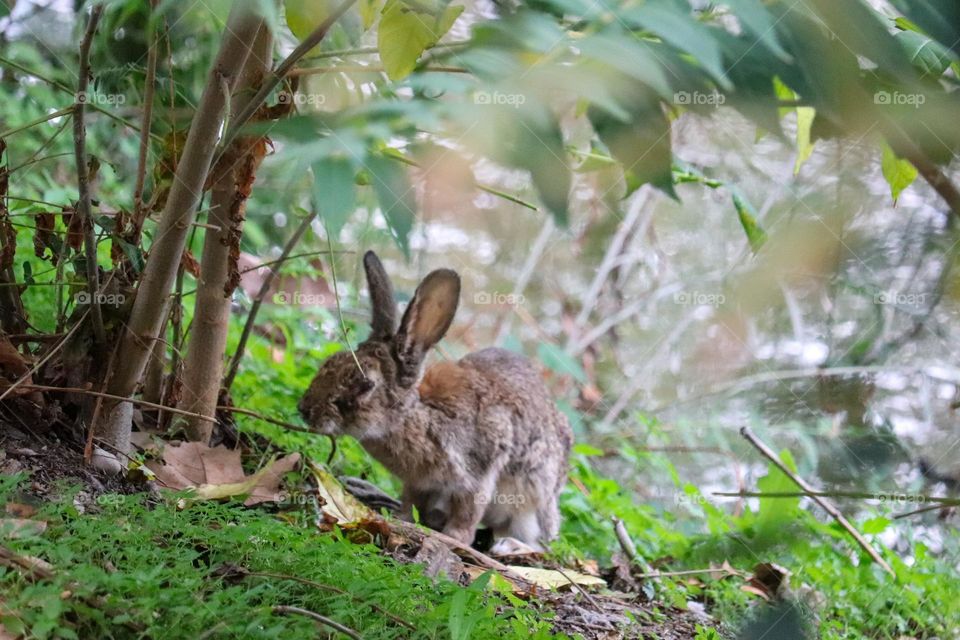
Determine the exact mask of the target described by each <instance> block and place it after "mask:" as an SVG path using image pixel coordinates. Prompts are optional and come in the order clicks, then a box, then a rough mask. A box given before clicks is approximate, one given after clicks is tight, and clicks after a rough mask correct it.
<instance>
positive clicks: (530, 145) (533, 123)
mask: <svg viewBox="0 0 960 640" xmlns="http://www.w3.org/2000/svg"><path fill="white" fill-rule="evenodd" d="M494 109H497V108H496V107H494ZM500 109H501V111H500V113H501V114H502V113H504V112H507V110H510V111H512V110H513V109H512V108H511V107H502V108H500ZM518 111H519V114H518V115H517V116H514V115H512V114H511V115H509V116H508V118H509V119H507V118H504V122H508V123H509V125H510V126H511V129H510V135H509V136H504V139H502V140H497V141H496V144H495V145H494V146H493V147H492V152H493V154H494V155H495V156H496V158H497V159H498V160H499V161H500V162H503V163H504V164H506V165H509V166H511V167H515V168H517V169H523V170H525V171H529V172H530V178H531V180H532V182H533V186H534V187H535V188H536V190H537V194H538V195H539V196H540V200H542V201H543V204H544V205H546V207H547V209H548V210H549V211H550V213H551V214H552V215H553V217H554V220H556V222H557V224H558V225H561V226H565V225H566V224H567V223H568V204H569V203H568V197H569V194H570V183H571V170H570V166H569V162H568V160H567V151H566V148H565V146H564V143H563V133H562V132H561V131H560V125H559V124H558V123H557V120H556V118H555V117H554V115H553V114H552V113H551V112H550V110H549V109H547V108H546V107H543V106H541V105H537V104H530V103H528V104H526V105H525V106H524V107H523V108H522V109H518Z"/></svg>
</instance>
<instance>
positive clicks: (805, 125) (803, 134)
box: [793, 107, 817, 175]
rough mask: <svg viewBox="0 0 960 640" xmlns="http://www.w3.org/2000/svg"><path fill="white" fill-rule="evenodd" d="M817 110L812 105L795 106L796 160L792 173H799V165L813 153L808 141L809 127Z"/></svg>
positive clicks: (811, 143)
mask: <svg viewBox="0 0 960 640" xmlns="http://www.w3.org/2000/svg"><path fill="white" fill-rule="evenodd" d="M816 115H817V110H816V109H814V108H813V107H797V161H796V163H795V164H794V165H793V175H797V174H798V173H800V167H802V166H803V163H804V162H806V161H807V159H808V158H810V154H812V153H813V142H811V141H810V128H811V127H812V126H813V118H814V117H815V116H816Z"/></svg>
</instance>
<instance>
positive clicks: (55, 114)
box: [0, 105, 76, 138]
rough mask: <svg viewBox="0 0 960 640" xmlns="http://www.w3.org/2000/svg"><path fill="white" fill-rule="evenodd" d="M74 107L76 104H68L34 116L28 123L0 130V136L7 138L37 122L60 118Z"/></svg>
mask: <svg viewBox="0 0 960 640" xmlns="http://www.w3.org/2000/svg"><path fill="white" fill-rule="evenodd" d="M75 108H76V105H70V106H69V107H64V108H63V109H57V110H56V111H54V112H53V113H48V114H46V115H42V116H40V117H39V118H35V119H34V120H31V121H30V122H28V123H26V124H21V125H20V126H18V127H14V128H12V129H7V130H6V131H3V132H0V138H9V137H10V136H12V135H13V134H15V133H20V132H21V131H26V130H27V129H29V128H31V127H35V126H37V125H38V124H43V123H44V122H49V121H51V120H54V119H56V118H60V117H62V116H65V115H69V114H71V113H73V110H74V109H75Z"/></svg>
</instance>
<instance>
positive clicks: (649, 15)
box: [621, 0, 730, 89]
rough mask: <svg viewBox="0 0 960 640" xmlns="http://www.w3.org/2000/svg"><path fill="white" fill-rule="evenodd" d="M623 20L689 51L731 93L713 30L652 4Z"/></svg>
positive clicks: (661, 4) (672, 9)
mask: <svg viewBox="0 0 960 640" xmlns="http://www.w3.org/2000/svg"><path fill="white" fill-rule="evenodd" d="M621 18H622V19H623V20H626V21H628V22H634V23H636V24H638V25H640V26H641V27H643V28H644V29H647V30H649V31H651V32H652V33H654V34H656V35H657V36H659V37H660V38H661V39H662V40H663V41H664V42H667V43H669V44H671V45H673V46H674V47H676V48H677V49H680V50H681V51H686V52H687V53H689V54H690V55H691V56H693V57H694V59H696V61H697V62H698V63H699V64H700V65H701V66H702V67H703V68H704V69H706V70H707V72H709V73H710V75H712V76H713V78H714V80H716V82H717V84H719V85H720V86H722V87H724V88H727V89H729V88H730V81H729V80H728V79H727V77H726V74H725V73H724V71H723V64H722V56H721V54H720V46H719V45H718V44H717V41H716V39H715V38H714V37H713V33H711V30H710V29H709V28H707V27H706V26H704V25H703V24H702V23H700V22H699V21H698V20H697V19H696V18H694V17H693V16H692V15H691V14H690V12H689V11H685V10H682V9H679V8H677V6H676V5H671V4H668V3H666V2H662V1H656V0H651V1H650V2H647V3H646V4H643V5H641V6H639V7H637V8H635V9H630V10H628V11H625V12H623V14H622V16H621Z"/></svg>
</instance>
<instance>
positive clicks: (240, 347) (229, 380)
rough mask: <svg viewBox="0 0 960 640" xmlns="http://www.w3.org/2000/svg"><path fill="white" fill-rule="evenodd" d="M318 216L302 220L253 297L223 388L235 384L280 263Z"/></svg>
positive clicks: (277, 273) (309, 216) (314, 213)
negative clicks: (275, 264)
mask: <svg viewBox="0 0 960 640" xmlns="http://www.w3.org/2000/svg"><path fill="white" fill-rule="evenodd" d="M316 217H317V214H316V212H313V213H311V214H310V215H308V216H307V217H305V218H304V219H303V220H301V221H300V226H298V227H297V229H296V231H294V232H293V235H292V236H290V239H289V240H287V244H285V245H284V247H283V251H282V252H281V253H280V256H279V257H278V258H277V260H276V261H275V262H277V263H278V266H276V267H271V268H270V273H268V274H267V275H266V277H264V279H263V283H262V284H261V285H260V291H258V292H257V295H256V297H255V298H254V299H253V304H252V305H251V306H250V313H248V314H247V321H246V322H245V323H244V325H243V331H242V332H241V333H240V342H239V343H238V344H237V350H236V351H235V352H234V354H233V359H232V360H231V361H230V368H229V369H227V375H226V376H225V377H224V379H223V388H224V389H226V390H227V391H230V387H232V386H233V381H234V380H235V379H236V377H237V372H238V371H239V370H240V361H241V360H242V359H243V354H244V352H245V351H246V348H247V342H248V341H249V340H250V334H251V333H253V326H254V324H256V320H257V314H258V313H259V312H260V307H261V306H263V300H264V299H265V298H266V297H267V293H268V292H269V291H270V287H271V285H273V281H274V280H275V279H276V277H277V275H279V273H280V267H279V264H280V263H282V262H283V261H285V260H286V259H287V257H288V256H289V255H290V253H291V252H292V251H293V248H294V247H295V246H297V243H298V242H300V239H301V238H303V235H304V234H305V233H306V232H307V229H309V228H310V224H311V223H312V222H313V221H314V219H315V218H316Z"/></svg>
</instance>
